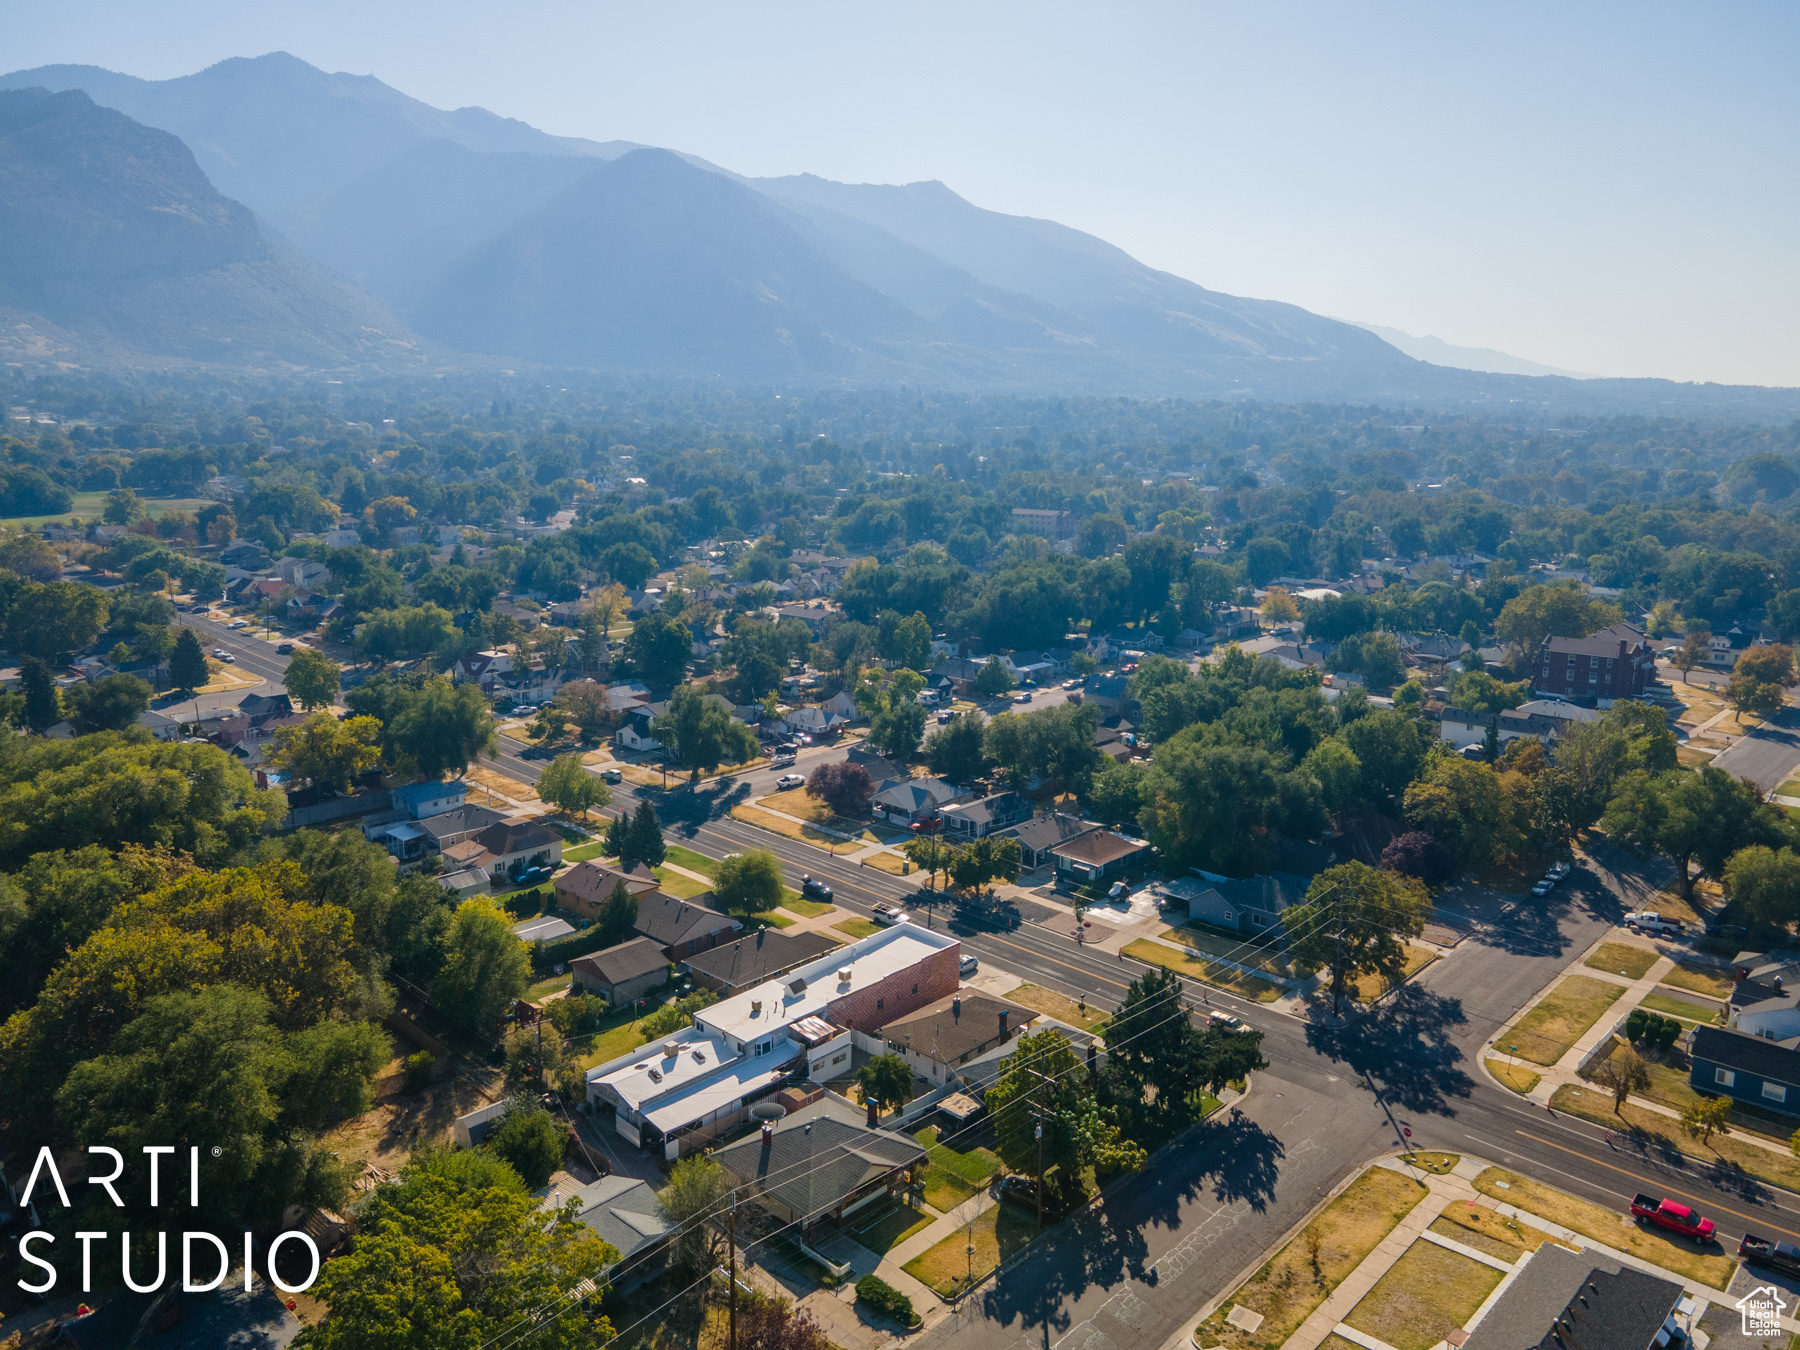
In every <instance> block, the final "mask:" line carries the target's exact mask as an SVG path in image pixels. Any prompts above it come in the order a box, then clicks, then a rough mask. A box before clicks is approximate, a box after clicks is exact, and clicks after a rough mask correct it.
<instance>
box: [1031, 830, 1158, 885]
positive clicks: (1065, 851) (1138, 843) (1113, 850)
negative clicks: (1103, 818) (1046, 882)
mask: <svg viewBox="0 0 1800 1350" xmlns="http://www.w3.org/2000/svg"><path fill="white" fill-rule="evenodd" d="M1050 852H1051V853H1052V854H1053V855H1054V856H1055V858H1056V881H1057V884H1058V885H1065V884H1066V885H1074V886H1083V885H1087V884H1088V883H1090V882H1094V881H1103V880H1105V879H1106V878H1107V877H1111V876H1117V875H1118V874H1119V873H1121V872H1125V871H1129V870H1130V869H1131V868H1133V867H1136V866H1138V865H1139V864H1141V863H1145V862H1148V861H1149V858H1150V843H1149V841H1148V840H1145V839H1133V838H1131V837H1130V836H1129V835H1123V834H1119V833H1117V832H1115V831H1113V830H1096V831H1095V832H1094V833H1092V834H1084V835H1082V836H1080V837H1079V838H1076V839H1071V840H1069V842H1068V843H1066V844H1058V845H1057V846H1056V847H1055V848H1053V849H1051V850H1050Z"/></svg>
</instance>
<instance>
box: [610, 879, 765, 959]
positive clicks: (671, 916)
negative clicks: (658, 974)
mask: <svg viewBox="0 0 1800 1350" xmlns="http://www.w3.org/2000/svg"><path fill="white" fill-rule="evenodd" d="M608 893H609V894H610V892H608ZM711 898H712V892H711V891H706V892H703V893H702V894H701V895H697V896H695V897H693V898H692V899H689V900H680V899H677V898H676V897H675V896H672V895H665V894H663V893H662V892H661V891H646V892H645V893H643V894H642V895H640V896H638V897H637V902H638V912H637V919H636V920H635V921H634V923H633V924H632V927H633V928H635V929H636V930H637V932H638V934H639V935H640V936H642V937H647V938H651V939H654V940H655V941H656V942H659V943H661V944H662V948H663V951H664V952H666V953H667V954H668V957H669V959H670V960H671V961H687V960H690V959H692V958H693V957H694V956H695V955H696V954H697V953H699V952H705V951H711V950H712V949H713V948H714V947H717V946H718V945H719V944H720V943H721V942H729V941H731V939H732V938H733V937H735V936H736V935H737V934H739V933H741V932H743V931H744V925H743V924H741V923H739V922H738V921H737V920H736V919H734V918H732V917H731V916H730V915H729V914H723V913H720V912H719V911H718V910H716V909H712V908H710V907H708V906H706V905H703V904H700V903H699V901H701V900H702V899H711Z"/></svg>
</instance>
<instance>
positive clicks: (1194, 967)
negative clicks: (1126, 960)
mask: <svg viewBox="0 0 1800 1350" xmlns="http://www.w3.org/2000/svg"><path fill="white" fill-rule="evenodd" d="M1125 955H1127V956H1131V957H1135V958H1137V959H1138V960H1139V961H1144V962H1147V963H1148V964H1150V965H1153V966H1162V967H1163V968H1164V969H1166V970H1172V971H1174V972H1175V973H1176V974H1178V975H1186V976H1188V977H1189V978H1190V979H1195V980H1200V981H1201V982H1203V983H1205V984H1210V985H1212V986H1213V987H1214V988H1216V989H1226V990H1229V991H1230V992H1232V993H1234V994H1237V995H1239V996H1240V997H1242V998H1251V999H1255V1000H1256V1001H1257V1002H1258V1003H1273V1002H1274V1001H1275V1000H1276V999H1278V998H1280V997H1281V994H1282V991H1281V989H1280V987H1279V986H1277V985H1273V984H1270V983H1269V982H1268V981H1267V980H1265V979H1262V978H1260V977H1258V976H1255V975H1251V974H1248V973H1246V972H1244V971H1241V970H1238V969H1236V968H1235V967H1233V966H1227V965H1221V964H1220V963H1218V962H1216V961H1205V960H1201V959H1199V958H1198V957H1193V956H1188V955H1186V954H1185V953H1182V952H1178V951H1175V950H1174V949H1173V948H1170V947H1165V946H1163V945H1162V944H1161V943H1160V942H1153V941H1152V940H1151V939H1149V938H1139V939H1138V940H1137V941H1136V942H1133V943H1131V944H1130V945H1129V946H1128V947H1126V948H1125Z"/></svg>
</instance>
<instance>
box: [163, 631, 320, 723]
mask: <svg viewBox="0 0 1800 1350" xmlns="http://www.w3.org/2000/svg"><path fill="white" fill-rule="evenodd" d="M183 631H184V632H185V631H187V630H185V629H184V630H183ZM281 682H282V684H283V685H285V686H286V688H287V691H288V693H289V694H290V695H292V697H293V699H294V701H295V702H296V703H298V704H299V705H300V706H301V707H302V708H305V709H306V710H307V711H309V712H310V711H311V710H312V709H314V708H329V707H330V706H331V705H332V704H333V703H335V702H336V701H337V696H338V663H337V662H336V661H333V660H332V659H331V658H330V657H329V656H327V655H325V653H324V652H319V651H314V650H313V649H312V648H311V647H301V648H299V649H298V650H296V651H295V652H294V656H293V659H292V660H291V661H289V662H288V667H287V670H286V671H285V672H283V674H282V677H281Z"/></svg>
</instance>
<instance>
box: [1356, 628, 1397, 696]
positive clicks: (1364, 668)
mask: <svg viewBox="0 0 1800 1350" xmlns="http://www.w3.org/2000/svg"><path fill="white" fill-rule="evenodd" d="M1361 651H1362V657H1361V662H1360V664H1359V665H1358V666H1357V669H1358V670H1359V671H1361V673H1362V677H1363V678H1364V679H1365V680H1367V681H1368V682H1369V687H1370V688H1371V689H1392V688H1393V687H1394V686H1395V685H1397V684H1399V683H1400V681H1401V679H1402V677H1404V676H1405V674H1406V662H1405V661H1404V660H1402V659H1401V656H1400V643H1399V641H1398V640H1397V639H1396V638H1395V637H1394V635H1393V634H1392V633H1371V634H1370V635H1369V636H1368V637H1365V638H1364V639H1363V640H1362V646H1361Z"/></svg>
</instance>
